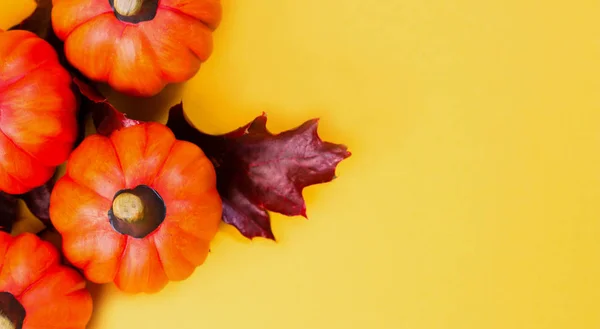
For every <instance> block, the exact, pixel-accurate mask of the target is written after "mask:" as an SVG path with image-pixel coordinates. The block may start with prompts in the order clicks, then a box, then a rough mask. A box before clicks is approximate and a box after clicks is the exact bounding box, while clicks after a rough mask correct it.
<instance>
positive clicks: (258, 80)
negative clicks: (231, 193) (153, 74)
mask: <svg viewBox="0 0 600 329" xmlns="http://www.w3.org/2000/svg"><path fill="white" fill-rule="evenodd" d="M2 1H3V2H4V3H9V5H7V7H10V8H12V9H10V10H12V11H13V12H15V13H16V12H17V11H18V10H17V9H15V6H14V5H10V4H11V3H16V2H17V1H14V0H2ZM18 1H21V2H24V1H25V0H18ZM223 8H224V20H223V23H222V25H221V27H220V28H219V30H218V32H217V33H216V34H215V45H216V48H215V51H214V54H213V56H212V57H211V59H210V60H209V62H208V63H207V64H206V65H205V66H204V67H203V69H202V70H201V72H200V73H199V74H198V75H197V76H196V77H195V78H194V79H193V80H192V81H190V82H189V83H188V84H186V85H185V86H173V87H170V88H169V89H168V90H166V91H165V93H163V94H162V95H161V96H158V97H156V98H154V99H151V100H145V101H143V102H142V103H143V104H145V106H148V108H150V107H154V108H159V109H160V111H162V112H161V113H162V114H161V115H159V116H156V117H155V119H157V120H164V119H165V116H164V113H165V111H166V110H167V108H168V107H169V106H170V105H171V104H173V103H175V102H177V100H178V97H180V96H181V95H182V96H183V100H184V104H185V107H186V110H187V111H188V113H189V115H190V116H191V118H192V120H193V121H194V123H195V124H196V125H198V126H199V127H200V128H202V129H204V130H206V131H209V132H213V133H219V132H225V131H228V130H231V129H233V128H235V127H237V126H239V125H241V124H243V123H245V122H247V121H249V120H250V119H252V118H253V117H254V116H255V115H257V114H259V113H260V112H261V111H266V112H267V113H268V116H269V128H270V129H271V130H272V131H275V132H278V131H281V130H285V129H289V128H293V127H295V126H296V125H298V124H300V123H301V122H302V121H304V120H306V119H309V118H311V117H316V116H318V117H321V118H322V119H321V122H320V133H321V135H322V137H323V138H324V139H326V140H329V141H333V142H343V143H346V144H347V145H348V146H349V147H350V149H351V151H352V152H353V156H352V157H351V158H350V159H348V160H346V161H344V162H343V163H342V164H341V165H340V166H339V170H338V176H339V178H338V179H337V180H336V181H334V182H333V183H330V184H325V185H319V186H313V187H310V188H308V189H306V191H305V196H306V199H307V202H308V215H309V218H310V220H308V221H306V220H304V219H302V218H285V217H283V216H279V215H273V227H274V232H275V235H276V236H277V238H278V242H277V243H273V242H270V241H265V240H255V241H253V242H249V241H245V240H244V239H242V238H241V237H240V235H239V234H238V233H236V231H235V230H234V229H232V228H229V227H225V226H223V227H222V229H221V232H220V233H219V234H218V236H217V237H216V239H215V240H214V243H213V246H212V254H211V255H210V256H209V258H208V260H207V262H206V264H205V265H204V266H202V267H201V268H199V269H198V270H197V271H196V272H195V274H194V275H193V277H191V278H190V279H189V280H187V281H184V282H181V283H174V284H170V285H169V286H168V287H167V288H166V289H165V290H164V291H162V292H161V293H159V294H156V295H137V296H126V295H124V294H122V293H119V292H118V291H116V289H115V288H114V286H112V285H106V286H103V287H98V286H92V290H93V293H94V296H95V298H96V299H95V302H96V312H95V315H94V317H93V320H92V323H91V325H90V328H92V329H96V328H102V329H111V328H115V329H117V328H123V329H125V328H147V329H150V328H180V329H184V328H189V329H192V328H193V329H197V328H211V329H232V328H244V329H275V328H278V329H279V328H281V329H313V328H314V329H332V328H357V329H366V328H378V329H379V328H380V329H393V328H402V329H404V328H406V329H495V328H498V329H508V328H510V329H520V328H522V329H542V328H548V329H554V328H556V329H558V328H561V329H567V328H569V329H571V328H572V329H597V328H600V311H599V309H598V305H599V304H598V303H599V300H600V284H599V280H600V239H599V237H600V202H598V201H599V199H598V198H599V197H600V93H599V92H600V33H599V32H600V24H599V23H598V22H600V20H599V17H600V16H599V15H600V2H598V1H596V0H594V1H590V0H580V1H575V2H573V3H568V2H565V1H521V0H502V1H500V0H497V1H481V0H456V1H443V0H403V1H400V0H379V1H364V0H328V1H323V0H303V1H298V0H278V1H272V0H252V1H240V0H238V1H234V0H224V1H223ZM10 10H9V11H10ZM5 13H6V11H5ZM15 15H16V14H15ZM5 16H7V17H8V15H7V14H5ZM5 20H6V19H5ZM5 24H8V23H5ZM8 25H10V24H8ZM111 97H112V98H113V99H115V102H116V104H117V105H118V106H119V108H121V109H122V110H128V109H131V104H133V100H132V99H130V98H122V97H114V95H113V96H111ZM148 111H149V110H148ZM131 113H132V115H134V116H140V112H139V111H136V112H131ZM141 116H144V115H141Z"/></svg>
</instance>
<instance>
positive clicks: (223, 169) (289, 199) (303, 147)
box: [167, 104, 350, 240]
mask: <svg viewBox="0 0 600 329" xmlns="http://www.w3.org/2000/svg"><path fill="white" fill-rule="evenodd" d="M266 124H267V117H266V116H265V115H264V114H263V115H261V116H259V117H257V118H256V119H254V120H253V121H252V122H250V123H249V124H247V125H245V126H243V127H240V128H238V129H236V130H234V131H232V132H230V133H228V134H225V135H219V136H213V135H208V134H205V133H203V132H201V131H198V130H197V129H196V128H194V127H193V126H192V125H190V124H189V123H188V121H187V120H186V119H185V116H184V112H183V105H182V104H179V105H176V106H174V107H173V108H171V111H170V113H169V120H168V122H167V126H168V127H169V128H171V130H172V131H173V133H174V134H175V136H176V137H177V138H178V139H182V140H187V141H190V142H192V143H194V144H196V145H198V146H199V147H200V148H201V149H202V150H203V151H204V153H205V154H206V155H207V156H208V157H209V158H210V159H211V161H212V162H213V164H214V165H215V169H216V172H217V185H218V189H219V193H220V195H221V198H222V199H223V221H224V222H226V223H228V224H231V225H233V226H235V227H236V228H237V229H238V230H239V231H240V232H241V233H242V234H243V235H244V236H246V237H247V238H250V239H252V238H254V237H264V238H268V239H273V240H274V239H275V238H274V236H273V232H272V230H271V224H270V220H269V214H268V212H267V211H274V212H278V213H281V214H284V215H287V216H297V215H301V216H304V217H306V204H305V202H304V198H303V197H302V190H303V189H304V188H305V187H307V186H309V185H314V184H319V183H325V182H329V181H331V180H332V179H333V178H334V177H335V168H336V166H337V165H338V163H340V162H341V161H342V160H344V159H345V158H347V157H349V156H350V152H349V151H348V150H347V148H346V146H344V145H339V144H333V143H328V142H323V141H322V140H321V139H320V138H319V136H318V134H317V124H318V120H310V121H307V122H305V123H304V124H302V125H301V126H299V127H297V128H295V129H292V130H288V131H285V132H282V133H280V134H276V135H274V134H272V133H270V132H269V131H268V130H267V127H266Z"/></svg>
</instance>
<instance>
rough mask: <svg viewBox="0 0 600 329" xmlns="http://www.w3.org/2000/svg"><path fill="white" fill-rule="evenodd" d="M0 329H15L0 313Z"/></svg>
mask: <svg viewBox="0 0 600 329" xmlns="http://www.w3.org/2000/svg"><path fill="white" fill-rule="evenodd" d="M0 329H15V324H14V323H12V321H10V320H9V319H8V317H7V316H6V315H4V314H2V312H0Z"/></svg>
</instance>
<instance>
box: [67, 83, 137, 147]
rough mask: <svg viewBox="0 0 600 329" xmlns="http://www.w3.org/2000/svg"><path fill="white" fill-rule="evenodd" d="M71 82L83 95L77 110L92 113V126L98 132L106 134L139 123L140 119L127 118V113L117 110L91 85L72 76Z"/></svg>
mask: <svg viewBox="0 0 600 329" xmlns="http://www.w3.org/2000/svg"><path fill="white" fill-rule="evenodd" d="M73 82H74V83H75V86H76V87H77V89H78V90H79V92H80V93H81V95H82V96H83V97H82V99H81V105H80V108H79V110H80V111H82V113H86V114H87V113H91V114H92V119H93V120H94V126H95V127H96V131H97V132H98V133H99V134H101V135H104V136H108V135H110V134H111V133H112V132H113V131H115V130H119V129H121V128H124V127H129V126H135V125H137V124H139V123H140V121H138V120H133V119H129V118H128V117H127V115H125V114H124V113H122V112H119V111H118V110H117V109H116V108H115V107H114V106H112V105H111V104H110V102H109V101H108V100H107V99H106V97H104V96H102V94H100V92H99V91H98V90H96V89H95V88H94V87H93V86H92V85H90V84H88V83H86V82H84V81H83V80H82V79H79V78H77V77H75V78H73Z"/></svg>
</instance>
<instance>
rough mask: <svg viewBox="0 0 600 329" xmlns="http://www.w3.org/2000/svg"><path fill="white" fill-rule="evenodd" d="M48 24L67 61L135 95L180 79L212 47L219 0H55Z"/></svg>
mask: <svg viewBox="0 0 600 329" xmlns="http://www.w3.org/2000/svg"><path fill="white" fill-rule="evenodd" d="M53 5H54V7H53V9H52V25H53V27H54V31H55V33H56V35H57V36H58V37H59V38H60V39H61V40H63V41H64V42H65V53H66V56H67V59H68V60H69V62H70V63H71V64H72V65H73V66H74V67H75V68H77V69H78V70H79V71H81V72H82V73H83V74H85V75H86V76H87V77H88V78H90V79H93V80H96V81H101V82H107V83H108V84H109V85H110V86H111V87H112V88H113V89H115V90H118V91H121V92H125V93H128V94H132V95H136V96H152V95H155V94H157V93H158V92H160V91H161V90H162V89H163V88H164V87H165V85H166V84H167V83H175V82H183V81H186V80H188V79H190V78H191V77H192V76H194V74H195V73H196V72H197V71H198V70H199V68H200V64H201V63H202V62H204V61H206V60H207V59H208V58H209V56H210V54H211V52H212V32H213V31H214V30H215V29H216V28H217V26H218V25H219V23H220V21H221V3H220V1H219V0H54V1H53Z"/></svg>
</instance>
